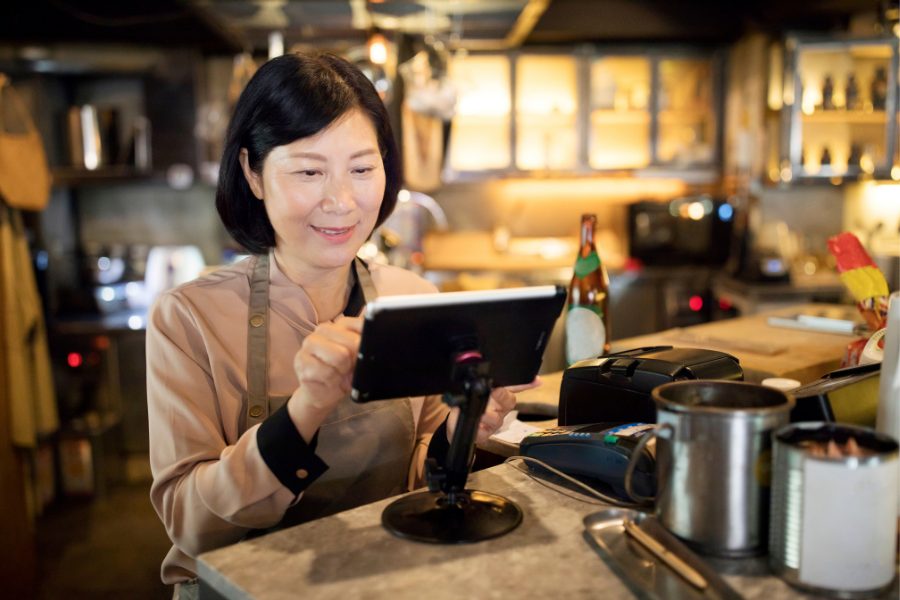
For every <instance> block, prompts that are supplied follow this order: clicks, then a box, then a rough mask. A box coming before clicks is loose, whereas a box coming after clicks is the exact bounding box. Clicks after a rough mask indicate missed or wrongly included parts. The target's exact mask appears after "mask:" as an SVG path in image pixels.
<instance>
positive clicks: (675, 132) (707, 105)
mask: <svg viewBox="0 0 900 600" xmlns="http://www.w3.org/2000/svg"><path fill="white" fill-rule="evenodd" d="M713 71H714V69H713V62H712V60H710V59H706V58H664V59H661V60H660V61H659V88H658V90H657V96H656V105H657V113H658V119H659V137H658V138H657V149H656V159H657V161H658V162H660V163H662V164H671V165H674V166H689V165H703V164H710V163H712V162H713V161H714V160H715V158H716V156H715V155H716V151H715V148H716V135H717V132H716V127H717V119H716V108H715V103H714V93H713V90H714V82H715V77H714V73H713Z"/></svg>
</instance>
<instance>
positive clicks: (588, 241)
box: [579, 219, 597, 258]
mask: <svg viewBox="0 0 900 600" xmlns="http://www.w3.org/2000/svg"><path fill="white" fill-rule="evenodd" d="M595 226H596V222H595V221H594V220H593V219H583V220H582V221H581V250H580V251H579V256H580V257H581V258H587V257H588V256H589V255H590V254H591V253H596V252H597V249H596V247H595V246H594V228H595Z"/></svg>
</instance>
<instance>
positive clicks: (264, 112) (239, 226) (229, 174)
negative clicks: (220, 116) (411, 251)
mask: <svg viewBox="0 0 900 600" xmlns="http://www.w3.org/2000/svg"><path fill="white" fill-rule="evenodd" d="M353 108H358V109H361V110H362V111H363V113H364V114H366V115H368V117H369V118H370V119H371V120H372V125H373V126H374V127H375V133H376V135H377V136H378V147H379V150H380V152H381V157H382V160H383V161H384V172H385V187H384V199H383V200H382V202H381V208H380V209H379V211H378V219H377V221H376V223H375V226H376V227H378V225H381V223H383V222H384V220H385V219H387V217H388V216H389V215H390V214H391V211H393V210H394V206H395V205H396V203H397V192H399V191H400V185H401V182H402V172H401V166H400V154H399V152H398V150H397V144H396V142H395V141H394V135H393V132H392V130H391V125H390V121H389V119H388V114H387V110H386V109H385V107H384V103H383V102H382V101H381V98H380V97H379V96H378V92H376V91H375V86H373V85H372V82H370V81H369V80H368V79H367V78H366V76H365V75H363V73H362V72H361V71H360V70H359V69H358V68H356V67H355V66H354V65H353V64H352V63H350V62H348V61H346V60H344V59H343V58H340V57H338V56H335V55H333V54H317V55H305V54H285V55H284V56H279V57H278V58H273V59H272V60H270V61H268V62H267V63H265V64H264V65H263V66H262V67H260V68H259V70H258V71H257V72H256V74H255V75H254V76H253V77H252V78H251V79H250V81H249V83H247V87H246V88H245V89H244V91H243V92H242V93H241V96H240V98H239V99H238V101H237V105H236V106H235V108H234V114H233V115H232V117H231V123H230V124H229V126H228V133H227V135H226V139H225V151H224V152H223V154H222V164H221V167H220V169H219V184H218V188H217V189H216V208H217V209H218V211H219V217H220V218H221V219H222V223H223V224H224V225H225V228H226V229H227V230H228V233H230V234H231V236H232V237H233V238H234V239H235V240H236V241H237V242H238V243H239V244H241V245H242V246H244V247H245V248H246V249H247V250H249V251H250V252H252V253H254V254H263V253H266V252H268V251H269V249H270V248H272V247H274V246H275V230H274V229H273V228H272V223H271V221H269V216H268V214H266V207H265V203H264V202H261V201H260V200H259V199H258V198H256V196H254V195H253V192H252V191H251V190H250V186H249V184H248V183H247V180H246V178H245V177H244V173H243V171H242V170H241V164H240V160H239V157H240V153H241V148H246V149H247V154H248V159H249V160H248V162H249V164H250V168H251V169H252V170H253V171H255V172H257V173H262V166H263V162H264V161H265V159H266V156H268V154H269V152H271V151H272V149H273V148H275V147H276V146H284V145H285V144H289V143H291V142H293V141H295V140H298V139H300V138H305V137H309V136H311V135H315V134H317V133H318V132H320V131H322V130H323V129H325V128H326V127H328V126H329V125H330V124H331V123H333V122H334V121H335V120H336V119H338V118H339V117H341V116H342V115H344V114H345V113H346V112H347V111H348V110H351V109H353Z"/></svg>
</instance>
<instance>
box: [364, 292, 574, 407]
mask: <svg viewBox="0 0 900 600" xmlns="http://www.w3.org/2000/svg"><path fill="white" fill-rule="evenodd" d="M565 300H566V290H565V288H563V287H562V286H552V285H547V286H536V287H525V288H510V289H502V290H490V291H476V292H446V293H443V294H414V295H408V296H386V297H384V298H378V299H376V300H374V301H373V302H370V303H368V304H367V305H366V309H365V320H364V323H363V331H362V340H361V341H360V347H359V357H358V360H357V363H356V370H355V371H354V373H353V390H352V392H351V397H352V398H353V400H355V401H356V402H368V401H370V400H386V399H389V398H402V397H406V396H424V395H430V394H441V393H444V392H447V391H450V390H451V389H452V387H453V381H452V378H451V373H452V367H453V364H454V360H455V358H456V356H458V355H459V353H462V352H470V351H477V352H479V353H480V354H481V356H482V357H483V358H484V359H485V360H486V361H488V363H489V364H490V370H489V373H490V376H491V378H492V379H493V385H494V387H499V386H507V385H517V384H524V383H529V382H531V381H532V380H533V379H534V378H535V376H536V375H537V373H538V369H539V368H540V366H541V359H542V357H543V354H544V350H545V348H546V347H547V340H548V339H549V338H550V333H551V332H552V330H553V324H554V323H555V322H556V319H557V317H559V314H560V312H561V311H562V307H563V304H564V303H565Z"/></svg>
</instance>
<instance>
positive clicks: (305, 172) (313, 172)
mask: <svg viewBox="0 0 900 600" xmlns="http://www.w3.org/2000/svg"><path fill="white" fill-rule="evenodd" d="M295 172H296V173H297V174H298V175H303V176H304V177H315V176H316V175H318V174H319V171H316V170H315V169H302V170H300V171H295Z"/></svg>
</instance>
